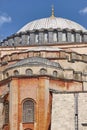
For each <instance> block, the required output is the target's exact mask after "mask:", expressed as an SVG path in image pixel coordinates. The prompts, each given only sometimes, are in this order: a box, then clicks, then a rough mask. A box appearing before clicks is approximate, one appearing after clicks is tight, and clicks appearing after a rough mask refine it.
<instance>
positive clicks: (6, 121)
mask: <svg viewBox="0 0 87 130" xmlns="http://www.w3.org/2000/svg"><path fill="white" fill-rule="evenodd" d="M4 108H5V124H8V123H9V102H8V101H6V102H5V105H4Z"/></svg>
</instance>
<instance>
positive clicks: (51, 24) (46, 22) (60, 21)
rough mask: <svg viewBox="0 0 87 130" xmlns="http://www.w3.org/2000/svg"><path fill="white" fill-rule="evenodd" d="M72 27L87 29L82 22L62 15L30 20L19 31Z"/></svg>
mask: <svg viewBox="0 0 87 130" xmlns="http://www.w3.org/2000/svg"><path fill="white" fill-rule="evenodd" d="M58 28H60V29H70V30H76V31H79V30H80V31H83V32H86V31H87V30H86V29H85V28H84V27H83V26H81V25H80V24H78V23H76V22H73V21H71V20H68V19H64V18H60V17H48V18H42V19H38V20H34V21H32V22H29V23H28V24H26V25H25V26H24V27H22V28H21V29H20V30H19V31H18V33H19V32H25V31H32V30H40V29H58Z"/></svg>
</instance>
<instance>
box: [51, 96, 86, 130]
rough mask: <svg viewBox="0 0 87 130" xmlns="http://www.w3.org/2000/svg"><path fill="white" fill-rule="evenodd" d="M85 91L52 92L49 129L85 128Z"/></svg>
mask: <svg viewBox="0 0 87 130" xmlns="http://www.w3.org/2000/svg"><path fill="white" fill-rule="evenodd" d="M86 115H87V93H69V94H68V93H67V94H53V101H52V116H51V119H52V120H51V130H75V129H76V130H86V129H87V116H86Z"/></svg>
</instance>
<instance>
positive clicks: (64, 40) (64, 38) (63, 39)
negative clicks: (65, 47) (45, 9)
mask: <svg viewBox="0 0 87 130" xmlns="http://www.w3.org/2000/svg"><path fill="white" fill-rule="evenodd" d="M62 41H63V42H66V41H67V32H66V31H63V32H62Z"/></svg>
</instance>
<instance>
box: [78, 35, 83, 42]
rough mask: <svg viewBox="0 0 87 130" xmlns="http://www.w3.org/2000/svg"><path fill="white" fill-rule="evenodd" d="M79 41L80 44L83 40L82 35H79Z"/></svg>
mask: <svg viewBox="0 0 87 130" xmlns="http://www.w3.org/2000/svg"><path fill="white" fill-rule="evenodd" d="M79 39H80V42H82V40H83V37H82V35H81V34H80V38H79Z"/></svg>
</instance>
